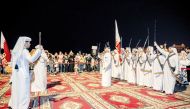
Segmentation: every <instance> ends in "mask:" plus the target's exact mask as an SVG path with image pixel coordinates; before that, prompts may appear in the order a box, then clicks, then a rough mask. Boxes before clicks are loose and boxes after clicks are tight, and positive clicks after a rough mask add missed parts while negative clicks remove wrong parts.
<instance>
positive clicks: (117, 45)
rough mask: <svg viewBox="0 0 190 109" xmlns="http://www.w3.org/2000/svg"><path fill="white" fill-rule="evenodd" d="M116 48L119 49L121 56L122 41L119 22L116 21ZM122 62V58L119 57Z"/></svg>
mask: <svg viewBox="0 0 190 109" xmlns="http://www.w3.org/2000/svg"><path fill="white" fill-rule="evenodd" d="M115 48H116V49H117V51H118V53H119V55H120V54H121V39H120V36H119V31H118V27H117V21H116V20H115ZM119 60H120V62H121V61H122V59H121V56H120V57H119Z"/></svg>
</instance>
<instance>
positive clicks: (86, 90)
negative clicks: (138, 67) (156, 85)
mask: <svg viewBox="0 0 190 109" xmlns="http://www.w3.org/2000/svg"><path fill="white" fill-rule="evenodd" d="M8 81H9V75H1V76H0V109H4V108H5V109H6V108H7V104H8V101H9V98H10V86H9V84H8ZM31 105H32V107H33V109H131V108H133V109H136V108H138V109H139V108H140V109H141V108H145V109H147V108H148V109H167V108H170V109H186V108H188V109H189V108H190V87H189V86H188V88H187V90H185V91H183V92H177V93H175V94H174V95H165V94H164V93H161V92H157V91H154V90H152V89H151V88H146V87H140V86H135V85H132V84H128V83H127V82H126V81H119V80H112V86H111V87H108V88H105V87H101V74H99V73H98V72H90V73H89V72H84V73H81V74H79V75H75V74H73V73H64V74H58V75H56V76H54V75H48V92H47V94H44V93H43V94H39V95H37V96H35V95H33V94H32V96H31Z"/></svg>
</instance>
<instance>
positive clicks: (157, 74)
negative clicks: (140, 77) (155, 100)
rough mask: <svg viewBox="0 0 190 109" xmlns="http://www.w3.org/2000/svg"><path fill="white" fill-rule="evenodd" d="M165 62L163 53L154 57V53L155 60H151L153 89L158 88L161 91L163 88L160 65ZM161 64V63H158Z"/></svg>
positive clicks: (162, 73)
mask: <svg viewBox="0 0 190 109" xmlns="http://www.w3.org/2000/svg"><path fill="white" fill-rule="evenodd" d="M158 59H159V60H160V63H159V61H158ZM164 62H165V57H164V56H163V55H159V56H158V57H156V55H155V60H154V62H153V78H154V79H153V81H154V82H153V89H154V90H158V91H162V90H163V76H164V72H163V69H162V65H163V64H164ZM160 64H161V65H160Z"/></svg>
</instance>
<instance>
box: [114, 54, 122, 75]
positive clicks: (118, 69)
mask: <svg viewBox="0 0 190 109" xmlns="http://www.w3.org/2000/svg"><path fill="white" fill-rule="evenodd" d="M113 59H114V62H113V64H114V66H113V72H112V73H113V77H114V78H120V74H121V65H120V62H119V54H118V53H116V54H115V55H114V56H113Z"/></svg>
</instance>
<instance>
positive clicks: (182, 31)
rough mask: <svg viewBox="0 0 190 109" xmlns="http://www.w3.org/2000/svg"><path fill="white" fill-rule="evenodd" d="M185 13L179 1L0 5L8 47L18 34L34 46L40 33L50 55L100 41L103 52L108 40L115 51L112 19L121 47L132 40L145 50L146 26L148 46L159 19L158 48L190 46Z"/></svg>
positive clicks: (189, 19)
mask: <svg viewBox="0 0 190 109" xmlns="http://www.w3.org/2000/svg"><path fill="white" fill-rule="evenodd" d="M189 10H190V8H189V6H188V3H187V2H184V1H182V0H180V1H179V0H178V1H174V0H162V1H159V0H75V1H74V0H51V1H48V0H41V1H40V0H37V1H34V0H30V1H29V0H25V1H19V0H17V1H16V0H15V1H14V2H10V1H7V2H6V3H1V19H2V20H1V25H0V28H1V30H2V31H3V32H4V35H5V38H6V40H7V42H8V45H9V48H13V46H14V44H15V43H16V40H17V38H18V37H19V36H22V35H26V36H29V37H31V38H32V39H33V41H32V47H34V45H36V44H38V32H39V31H41V32H42V44H43V45H44V48H45V49H48V50H50V51H51V52H55V51H59V50H62V51H70V50H73V51H75V52H76V51H79V50H81V51H82V52H90V50H91V46H92V45H96V44H97V43H99V42H101V49H103V47H104V43H105V42H107V41H109V42H110V44H111V47H112V48H113V47H114V41H115V27H114V20H115V19H117V22H118V28H119V32H120V36H122V37H123V46H124V47H126V46H128V44H129V40H130V38H131V37H132V38H133V40H132V47H134V46H135V45H136V44H137V42H138V40H139V39H141V43H140V46H143V44H144V41H145V38H146V36H147V28H148V27H149V28H150V43H151V44H152V43H153V40H154V38H153V34H154V21H155V19H157V37H156V39H157V42H158V43H159V44H162V43H164V42H167V43H168V45H171V44H173V43H176V44H181V43H184V44H189V46H190V40H189V39H190V12H189ZM60 37H63V38H64V39H63V40H62V39H60ZM55 42H56V43H55Z"/></svg>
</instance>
